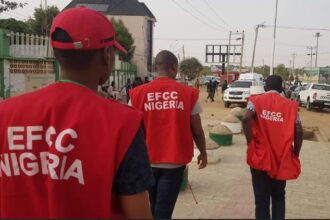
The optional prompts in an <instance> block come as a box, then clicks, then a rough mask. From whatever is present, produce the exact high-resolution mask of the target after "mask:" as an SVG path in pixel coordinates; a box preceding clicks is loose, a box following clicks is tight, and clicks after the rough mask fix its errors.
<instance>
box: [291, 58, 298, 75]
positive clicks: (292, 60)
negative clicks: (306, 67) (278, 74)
mask: <svg viewBox="0 0 330 220" xmlns="http://www.w3.org/2000/svg"><path fill="white" fill-rule="evenodd" d="M296 55H297V54H295V53H293V54H292V75H293V74H294V60H295V58H296Z"/></svg>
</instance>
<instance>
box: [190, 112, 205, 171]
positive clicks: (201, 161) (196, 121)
mask: <svg viewBox="0 0 330 220" xmlns="http://www.w3.org/2000/svg"><path fill="white" fill-rule="evenodd" d="M190 126H191V132H192V136H193V138H194V141H195V143H196V145H197V148H198V150H199V152H200V154H199V155H198V157H197V163H198V165H199V167H198V168H199V169H203V168H205V167H206V165H207V154H206V146H205V135H204V130H203V127H202V122H201V117H200V116H199V114H194V115H191V116H190Z"/></svg>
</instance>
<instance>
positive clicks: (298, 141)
mask: <svg viewBox="0 0 330 220" xmlns="http://www.w3.org/2000/svg"><path fill="white" fill-rule="evenodd" d="M302 142H303V128H302V126H301V123H300V122H297V123H296V124H295V128H294V145H293V153H294V154H295V155H296V156H297V157H299V153H300V149H301V146H302Z"/></svg>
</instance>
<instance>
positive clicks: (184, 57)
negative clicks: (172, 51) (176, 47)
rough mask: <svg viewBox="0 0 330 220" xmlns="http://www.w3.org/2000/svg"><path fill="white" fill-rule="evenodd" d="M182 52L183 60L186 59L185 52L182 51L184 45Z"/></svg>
mask: <svg viewBox="0 0 330 220" xmlns="http://www.w3.org/2000/svg"><path fill="white" fill-rule="evenodd" d="M182 52H183V60H185V59H186V56H185V52H184V45H183V46H182Z"/></svg>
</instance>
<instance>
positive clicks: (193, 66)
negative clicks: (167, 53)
mask: <svg viewBox="0 0 330 220" xmlns="http://www.w3.org/2000/svg"><path fill="white" fill-rule="evenodd" d="M202 69H203V66H202V64H201V63H200V62H199V61H198V60H197V59H196V58H189V59H185V60H183V61H182V62H181V63H180V73H181V74H182V75H184V76H188V79H189V80H192V79H195V78H196V77H197V75H198V73H199V72H200V71H201V70H202Z"/></svg>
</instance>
